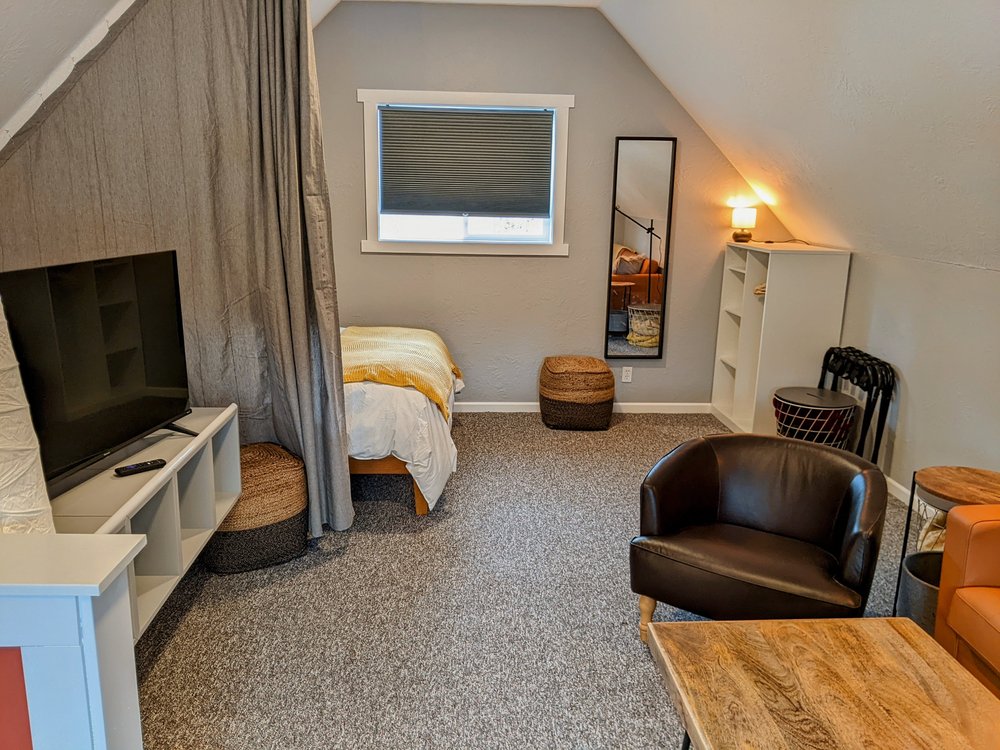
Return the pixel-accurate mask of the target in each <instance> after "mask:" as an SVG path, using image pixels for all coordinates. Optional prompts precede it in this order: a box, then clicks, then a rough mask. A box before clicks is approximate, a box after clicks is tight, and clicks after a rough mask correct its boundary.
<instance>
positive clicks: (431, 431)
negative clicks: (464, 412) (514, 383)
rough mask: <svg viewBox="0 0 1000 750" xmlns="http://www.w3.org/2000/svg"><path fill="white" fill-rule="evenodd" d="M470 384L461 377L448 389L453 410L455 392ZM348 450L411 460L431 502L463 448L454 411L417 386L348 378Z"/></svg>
mask: <svg viewBox="0 0 1000 750" xmlns="http://www.w3.org/2000/svg"><path fill="white" fill-rule="evenodd" d="M463 387H464V383H463V382H462V381H461V380H458V379H455V380H454V383H453V387H452V389H451V391H450V392H449V394H448V414H449V415H451V414H453V413H454V406H455V394H456V393H458V392H460V391H461V390H462V388H463ZM344 406H345V411H346V416H347V453H348V455H350V456H351V457H352V458H358V459H376V458H385V457H386V456H390V455H391V456H395V457H396V458H398V459H399V460H401V461H403V462H404V463H405V464H406V468H407V470H408V471H409V472H410V474H411V475H412V476H413V481H414V482H416V483H417V486H418V487H419V488H420V491H421V492H422V493H423V495H424V497H425V498H426V500H427V505H428V507H429V508H433V507H434V505H435V504H436V503H437V501H438V500H439V499H440V497H441V493H442V492H444V486H445V484H447V482H448V478H449V477H450V476H451V475H452V473H453V472H454V471H455V469H456V468H457V466H458V450H457V449H456V448H455V443H454V441H453V440H452V439H451V417H450V416H449V418H448V419H445V417H444V415H443V414H442V413H441V410H440V409H439V408H438V407H437V406H436V405H435V404H434V403H433V402H432V401H431V400H430V399H429V398H427V396H425V395H423V394H422V393H420V391H418V390H416V389H415V388H402V387H400V386H395V385H384V384H382V383H370V382H362V383H346V384H345V385H344Z"/></svg>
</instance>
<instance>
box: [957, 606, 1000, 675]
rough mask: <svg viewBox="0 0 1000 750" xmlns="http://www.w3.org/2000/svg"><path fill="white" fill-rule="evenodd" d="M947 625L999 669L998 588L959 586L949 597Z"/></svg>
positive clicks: (999, 616) (999, 619)
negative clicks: (949, 605)
mask: <svg viewBox="0 0 1000 750" xmlns="http://www.w3.org/2000/svg"><path fill="white" fill-rule="evenodd" d="M948 625H950V626H951V629H952V630H954V631H955V633H956V635H958V637H959V638H961V639H962V640H963V641H965V642H966V643H968V644H969V646H970V647H971V648H972V649H973V650H974V651H975V652H976V653H977V654H979V656H980V658H982V659H983V661H985V662H986V663H987V664H989V665H990V666H991V667H993V669H994V670H996V671H997V672H1000V588H993V587H992V586H966V587H965V588H961V589H958V591H956V592H955V596H954V598H953V599H952V600H951V610H950V611H949V612H948Z"/></svg>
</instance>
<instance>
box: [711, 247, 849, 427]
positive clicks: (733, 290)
mask: <svg viewBox="0 0 1000 750" xmlns="http://www.w3.org/2000/svg"><path fill="white" fill-rule="evenodd" d="M850 262H851V255H850V252H848V251H846V250H837V249H833V248H826V247H815V246H807V245H798V244H787V245H785V244H773V245H761V244H755V243H753V244H752V243H736V242H733V243H729V244H728V245H727V246H726V250H725V258H724V268H723V272H722V290H721V298H720V303H719V329H718V336H717V338H716V344H715V357H716V360H715V371H714V376H713V381H712V413H713V414H715V416H716V417H718V418H719V419H720V420H721V421H722V422H723V423H724V424H725V425H726V426H727V427H729V428H730V429H733V430H737V431H739V432H756V433H763V434H774V432H775V422H774V411H773V409H772V407H771V397H772V396H773V395H774V391H775V390H776V389H777V388H781V387H783V386H790V385H814V384H815V383H816V382H817V381H818V379H819V373H820V369H821V367H822V364H823V355H824V354H825V353H826V350H827V349H828V348H830V347H831V346H838V345H839V344H840V333H841V327H842V324H843V317H844V301H845V299H846V295H847V275H848V271H849V269H850ZM762 283H766V284H767V293H766V294H765V295H763V296H757V295H755V294H754V293H753V292H754V289H755V288H756V287H757V286H758V285H760V284H762Z"/></svg>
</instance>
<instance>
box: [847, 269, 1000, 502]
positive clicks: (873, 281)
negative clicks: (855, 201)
mask: <svg viewBox="0 0 1000 750" xmlns="http://www.w3.org/2000/svg"><path fill="white" fill-rule="evenodd" d="M998 321H1000V269H997V268H995V267H993V268H990V267H985V266H978V265H966V264H961V263H948V262H942V261H939V260H932V259H927V258H902V257H899V256H897V255H891V254H888V253H884V252H864V253H855V254H854V257H853V259H852V268H851V280H850V284H849V286H848V292H847V310H846V314H845V320H844V337H843V339H844V343H845V344H849V345H851V346H857V347H858V348H860V349H864V350H865V351H870V352H876V353H877V354H878V356H880V357H882V358H883V359H886V360H887V361H889V362H891V363H892V364H893V366H894V367H895V369H896V373H897V376H898V378H899V389H898V392H897V394H896V399H895V402H894V404H893V411H892V413H891V416H890V420H889V426H888V429H887V435H888V448H889V450H888V452H887V453H886V455H885V456H884V460H880V461H879V463H880V464H881V465H882V466H883V467H884V468H885V469H886V471H887V472H888V473H890V474H891V475H892V477H893V479H895V480H897V481H898V482H900V483H902V484H903V485H905V486H906V487H909V484H910V476H911V474H912V472H913V471H914V470H915V469H919V468H920V467H922V466H933V465H940V464H958V465H967V466H983V467H987V468H993V469H996V468H998V467H1000V440H998V433H1000V398H998V397H997V382H998V379H1000V333H998V332H997V324H998Z"/></svg>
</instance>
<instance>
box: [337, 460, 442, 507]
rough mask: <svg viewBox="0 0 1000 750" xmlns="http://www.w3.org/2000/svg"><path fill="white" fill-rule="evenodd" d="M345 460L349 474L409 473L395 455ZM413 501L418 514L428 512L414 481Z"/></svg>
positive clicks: (421, 493) (422, 496)
mask: <svg viewBox="0 0 1000 750" xmlns="http://www.w3.org/2000/svg"><path fill="white" fill-rule="evenodd" d="M347 460H348V463H349V465H350V469H351V474H406V475H407V476H409V475H410V472H409V471H407V470H406V464H405V463H403V462H402V461H401V460H399V459H398V458H396V457H395V456H386V457H385V458H372V459H363V458H348V459H347ZM413 503H414V505H415V506H416V510H417V515H418V516H426V515H427V514H428V513H429V512H430V508H428V507H427V498H425V497H424V493H423V492H421V491H420V488H419V487H417V483H416V482H413Z"/></svg>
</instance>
